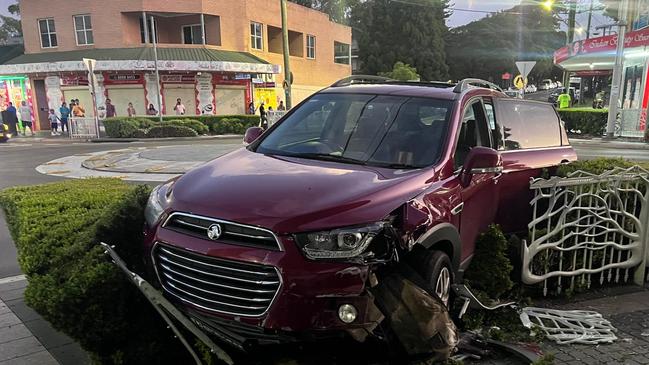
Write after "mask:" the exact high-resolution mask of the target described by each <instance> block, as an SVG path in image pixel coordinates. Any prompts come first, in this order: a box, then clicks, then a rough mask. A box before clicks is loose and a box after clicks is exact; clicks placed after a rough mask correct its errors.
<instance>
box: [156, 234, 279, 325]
mask: <svg viewBox="0 0 649 365" xmlns="http://www.w3.org/2000/svg"><path fill="white" fill-rule="evenodd" d="M153 257H154V261H155V265H156V271H157V273H158V278H159V280H160V283H161V284H162V286H163V288H164V289H165V291H167V292H168V293H170V294H172V295H173V296H175V297H177V298H179V299H181V300H182V301H185V302H188V303H190V304H193V305H195V306H197V307H199V308H203V309H206V310H210V311H214V312H219V313H227V314H233V315H240V316H251V317H257V316H261V315H263V314H264V313H265V312H266V311H267V310H268V308H269V307H270V305H271V303H272V301H273V299H274V298H275V295H277V292H278V291H279V288H280V286H281V280H280V277H279V274H278V272H277V270H276V269H275V268H274V267H273V266H265V265H258V264H250V263H243V262H238V261H231V260H224V259H218V258H214V257H210V256H205V255H201V254H197V253H193V252H189V251H187V250H183V249H179V248H174V247H171V246H168V245H162V244H157V245H156V246H155V248H154V251H153Z"/></svg>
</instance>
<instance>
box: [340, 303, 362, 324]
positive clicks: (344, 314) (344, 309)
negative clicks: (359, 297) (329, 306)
mask: <svg viewBox="0 0 649 365" xmlns="http://www.w3.org/2000/svg"><path fill="white" fill-rule="evenodd" d="M357 315H358V312H357V311H356V308H354V306H353V305H351V304H343V305H341V306H340V308H338V318H340V320H341V321H343V322H345V323H352V322H354V321H355V320H356V316H357Z"/></svg>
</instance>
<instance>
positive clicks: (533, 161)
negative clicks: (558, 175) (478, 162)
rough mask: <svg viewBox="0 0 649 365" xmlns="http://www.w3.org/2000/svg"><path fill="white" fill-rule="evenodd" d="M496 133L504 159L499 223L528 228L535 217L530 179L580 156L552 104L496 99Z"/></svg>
mask: <svg viewBox="0 0 649 365" xmlns="http://www.w3.org/2000/svg"><path fill="white" fill-rule="evenodd" d="M492 107H493V108H494V111H495V114H494V116H495V121H494V125H495V128H494V130H493V132H494V136H495V137H496V138H497V139H498V141H497V145H498V147H499V149H500V150H501V155H502V158H503V168H504V169H503V175H502V176H501V178H500V179H499V182H498V185H499V195H500V199H499V207H498V214H497V217H496V222H497V223H498V224H500V225H501V226H502V228H503V230H505V231H506V232H519V231H521V232H522V231H526V230H527V224H528V223H529V222H530V221H531V219H532V214H531V208H530V204H529V203H530V200H531V199H532V193H531V191H530V189H529V185H530V179H531V178H537V177H540V176H541V174H542V173H543V171H544V169H548V172H549V173H552V172H553V170H554V169H555V168H556V167H557V166H559V165H561V164H562V163H568V162H571V161H575V160H576V159H577V156H576V154H575V151H574V150H573V149H572V147H571V146H570V144H569V142H568V140H567V138H566V137H565V134H564V133H562V128H561V121H560V119H559V116H558V114H557V112H556V111H555V109H554V107H552V105H550V104H547V103H541V102H533V101H529V100H521V99H509V98H496V99H494V100H493V105H492Z"/></svg>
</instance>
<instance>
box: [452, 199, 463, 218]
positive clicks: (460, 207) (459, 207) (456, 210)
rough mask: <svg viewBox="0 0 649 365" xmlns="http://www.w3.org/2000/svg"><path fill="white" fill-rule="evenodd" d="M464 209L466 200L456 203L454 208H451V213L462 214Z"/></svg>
mask: <svg viewBox="0 0 649 365" xmlns="http://www.w3.org/2000/svg"><path fill="white" fill-rule="evenodd" d="M462 209H464V202H462V203H460V204H458V205H456V206H455V207H454V208H453V209H451V214H453V215H458V214H460V212H461V211H462Z"/></svg>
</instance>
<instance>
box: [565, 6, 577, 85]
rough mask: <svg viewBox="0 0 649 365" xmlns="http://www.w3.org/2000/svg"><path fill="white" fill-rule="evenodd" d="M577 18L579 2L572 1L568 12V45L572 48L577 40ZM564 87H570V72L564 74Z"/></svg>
mask: <svg viewBox="0 0 649 365" xmlns="http://www.w3.org/2000/svg"><path fill="white" fill-rule="evenodd" d="M576 16H577V0H571V1H570V10H569V11H568V32H567V36H568V37H567V39H566V44H567V45H568V46H570V45H571V44H572V42H573V41H574V40H575V18H576ZM563 87H566V88H569V87H570V72H569V71H564V72H563Z"/></svg>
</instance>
